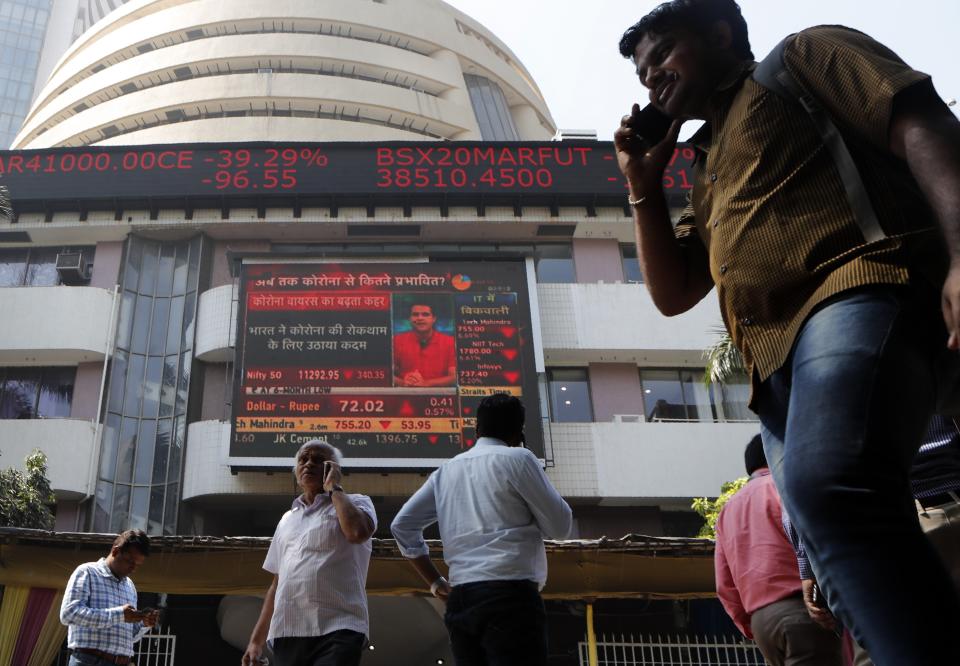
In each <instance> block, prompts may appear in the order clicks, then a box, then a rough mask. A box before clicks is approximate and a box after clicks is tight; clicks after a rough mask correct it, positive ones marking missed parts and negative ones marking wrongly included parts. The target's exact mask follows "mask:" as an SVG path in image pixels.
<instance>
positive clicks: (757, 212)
mask: <svg viewBox="0 0 960 666" xmlns="http://www.w3.org/2000/svg"><path fill="white" fill-rule="evenodd" d="M619 50H620V53H621V55H623V56H625V57H626V58H628V59H629V60H630V61H631V63H632V65H633V69H634V72H635V74H636V76H637V77H638V78H639V83H640V85H641V86H643V87H644V88H646V92H647V97H648V100H649V102H650V103H652V104H653V105H654V107H655V108H656V109H657V110H659V111H660V112H662V113H663V114H664V115H666V116H668V117H670V118H673V119H674V124H673V126H672V128H671V129H670V131H669V133H668V134H667V136H666V138H664V139H663V140H662V141H659V142H653V141H651V140H649V139H648V138H647V136H645V133H646V129H645V127H644V126H643V123H642V120H641V110H640V106H639V105H634V106H633V108H632V109H631V111H630V113H629V115H627V116H624V118H623V120H622V121H621V125H620V127H619V129H618V130H617V132H616V134H615V137H614V143H615V146H616V155H617V160H618V164H619V166H620V169H621V171H622V172H623V174H624V176H625V178H626V180H627V183H628V185H629V198H628V199H627V201H626V202H625V203H626V204H627V205H628V206H630V207H631V208H632V209H633V217H634V223H635V229H636V235H637V242H638V250H637V255H638V258H639V261H640V266H641V269H642V271H643V276H644V282H645V284H646V286H647V289H648V290H649V292H650V296H651V299H652V300H653V302H654V304H655V305H656V307H657V309H658V310H660V312H661V313H662V314H664V315H666V316H675V315H678V314H681V313H683V312H686V311H688V310H690V309H691V308H693V307H694V306H695V305H696V304H697V303H699V302H700V301H701V300H702V299H703V298H705V297H706V296H707V295H708V294H709V293H710V292H711V291H713V290H714V288H716V293H717V298H718V300H719V304H720V311H721V313H722V315H723V319H724V323H725V325H726V328H727V330H728V331H729V333H730V336H731V338H732V339H733V342H734V343H735V344H736V346H737V348H738V349H739V350H740V351H741V353H742V354H743V357H744V361H745V365H746V368H747V374H748V375H749V376H750V378H751V382H752V395H751V399H750V408H751V409H753V410H754V411H755V412H756V413H757V415H758V417H759V419H760V423H761V429H762V435H763V445H764V448H765V449H766V454H767V460H768V461H769V463H770V471H771V474H772V476H773V478H774V480H775V482H776V486H777V490H778V491H779V493H780V496H781V498H782V500H783V504H784V506H786V507H787V509H788V511H789V513H790V517H791V518H792V519H793V520H794V522H795V523H796V525H797V529H798V530H799V532H800V534H801V535H802V536H803V538H804V540H805V542H806V545H807V550H808V552H809V554H810V558H811V561H812V563H813V565H814V569H815V570H816V573H817V577H818V580H819V582H820V585H821V586H822V587H823V591H824V592H825V593H826V596H827V599H829V600H830V604H831V608H832V609H833V610H834V611H835V612H836V614H837V616H838V617H839V618H840V619H841V620H842V621H843V623H844V625H846V626H849V627H850V628H851V631H852V633H853V635H854V636H855V637H856V638H857V640H858V641H861V642H862V643H863V644H864V646H865V647H866V648H867V649H868V650H869V651H870V653H871V655H872V656H873V657H874V659H875V661H876V662H877V664H879V666H901V665H902V664H910V665H911V666H940V665H941V664H960V643H958V641H956V640H955V638H954V637H955V633H956V628H957V627H958V626H960V601H958V599H957V597H956V595H955V594H954V593H953V589H952V587H951V585H950V579H949V577H948V575H947V572H946V571H945V569H944V567H943V564H942V563H941V561H940V560H939V558H938V557H937V555H936V553H935V552H934V551H933V549H932V548H931V546H930V544H929V542H928V541H927V540H926V539H924V536H923V533H922V532H921V530H920V527H919V525H918V524H917V517H916V516H917V514H916V508H915V506H914V504H913V501H912V499H911V498H910V492H909V474H908V472H909V468H910V461H911V459H912V458H913V456H914V454H915V453H916V451H917V449H918V448H919V447H920V443H921V441H922V438H923V433H924V430H925V429H926V427H927V423H928V422H929V420H930V417H931V415H932V414H933V413H934V411H935V410H936V409H944V408H948V407H949V405H948V403H947V401H946V400H945V399H946V398H948V397H951V396H954V395H955V393H954V390H955V387H956V383H950V381H951V377H950V372H949V371H953V372H956V370H957V367H958V363H960V357H958V356H957V351H960V187H958V183H960V122H958V120H957V118H956V117H955V116H954V115H953V114H952V113H951V112H950V110H949V109H948V108H947V106H946V104H945V103H944V102H943V101H942V100H941V99H940V97H939V95H938V94H937V91H936V90H935V88H934V86H933V83H932V82H931V80H930V77H929V76H927V75H926V74H923V73H921V72H918V71H916V70H914V69H913V68H911V67H910V66H909V65H907V64H906V63H905V62H904V61H903V60H902V59H901V58H899V57H898V56H897V55H896V54H895V53H894V52H893V51H891V50H890V49H889V48H887V47H886V46H884V45H883V44H880V43H879V42H877V41H876V40H874V39H872V38H870V37H869V36H867V35H865V34H863V33H862V32H858V31H856V30H853V29H850V28H845V27H843V26H835V25H834V26H816V27H812V28H807V29H805V30H800V31H799V32H797V33H796V34H794V35H790V36H785V39H784V40H783V41H782V42H781V43H780V46H779V47H778V48H777V49H774V50H773V51H772V52H771V55H769V56H767V57H766V58H764V59H763V60H762V62H760V63H759V64H758V63H757V62H756V61H755V60H754V55H753V53H752V51H751V48H750V41H749V36H748V29H747V23H746V21H745V20H744V17H743V16H742V14H741V12H740V7H739V6H738V5H737V3H736V2H734V1H733V0H673V1H672V2H667V3H664V4H662V5H660V6H658V7H656V8H655V9H654V10H653V11H651V12H650V13H648V14H647V15H646V16H644V17H643V18H641V19H640V21H638V22H637V23H636V24H634V25H633V26H631V27H629V28H628V29H627V31H626V32H625V33H624V35H623V37H622V39H621V41H620V44H619ZM694 119H695V120H702V121H704V125H703V126H702V128H700V129H699V130H698V131H697V132H696V133H695V134H694V135H693V136H692V137H691V138H690V143H691V144H692V146H693V148H694V151H695V153H696V155H697V157H696V160H695V162H694V167H693V189H692V190H691V200H690V205H689V206H688V207H687V209H686V210H685V211H684V213H683V214H682V215H681V217H680V220H679V221H678V223H677V224H676V225H674V224H673V223H672V221H671V218H670V211H669V208H668V206H667V202H666V199H665V197H664V194H663V175H664V169H665V167H666V165H667V164H668V163H669V161H670V159H671V157H672V155H673V154H674V150H675V147H676V141H677V137H678V135H679V132H680V126H681V124H682V123H683V122H685V121H687V120H694ZM835 599H836V601H834V600H835Z"/></svg>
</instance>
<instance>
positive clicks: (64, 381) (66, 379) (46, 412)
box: [0, 368, 77, 419]
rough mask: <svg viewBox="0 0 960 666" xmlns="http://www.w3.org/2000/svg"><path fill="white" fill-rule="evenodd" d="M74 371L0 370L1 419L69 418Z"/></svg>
mask: <svg viewBox="0 0 960 666" xmlns="http://www.w3.org/2000/svg"><path fill="white" fill-rule="evenodd" d="M76 372H77V370H76V368H0V419H50V418H66V417H68V416H70V402H71V400H72V399H73V382H74V378H75V377H76Z"/></svg>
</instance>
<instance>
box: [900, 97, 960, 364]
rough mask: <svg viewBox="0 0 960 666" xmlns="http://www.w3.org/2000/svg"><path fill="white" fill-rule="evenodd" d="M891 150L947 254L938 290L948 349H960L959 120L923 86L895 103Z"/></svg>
mask: <svg viewBox="0 0 960 666" xmlns="http://www.w3.org/2000/svg"><path fill="white" fill-rule="evenodd" d="M890 150H891V151H892V152H893V153H894V154H895V155H897V156H898V157H901V158H903V159H904V160H906V162H907V165H908V166H909V167H910V172H911V173H912V174H913V177H914V178H915V179H916V180H917V183H918V184H919V185H920V189H921V190H922V191H923V194H924V195H925V196H926V198H927V201H928V202H929V203H930V207H931V208H932V209H933V211H934V213H935V214H936V216H937V221H938V222H939V223H940V228H941V229H942V230H943V235H944V237H945V238H946V241H947V249H948V251H949V252H950V271H949V273H948V274H947V279H946V282H944V285H943V292H942V307H943V319H944V321H945V322H946V325H947V332H948V334H949V337H948V340H947V346H949V347H950V348H951V349H960V121H958V120H957V118H956V116H954V115H953V114H952V113H951V112H950V110H949V109H948V108H947V106H946V105H945V104H944V103H943V101H942V100H941V99H940V98H939V97H938V96H937V93H936V90H934V88H933V85H932V84H931V83H930V82H929V81H926V82H924V83H920V84H917V85H915V86H913V87H912V88H909V89H907V90H905V91H903V92H902V93H900V94H899V95H897V97H896V99H895V100H894V105H893V116H892V118H891V120H890Z"/></svg>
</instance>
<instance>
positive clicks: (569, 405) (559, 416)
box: [547, 368, 593, 423]
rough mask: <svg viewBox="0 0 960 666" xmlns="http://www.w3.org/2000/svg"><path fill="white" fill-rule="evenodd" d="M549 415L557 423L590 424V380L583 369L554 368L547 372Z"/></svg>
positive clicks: (591, 419) (591, 418) (591, 409)
mask: <svg viewBox="0 0 960 666" xmlns="http://www.w3.org/2000/svg"><path fill="white" fill-rule="evenodd" d="M547 377H548V381H549V390H550V414H551V416H552V420H553V421H556V422H557V423H590V422H591V421H593V407H592V405H591V404H590V380H589V378H588V376H587V371H586V370H585V369H584V368H556V369H553V370H548V371H547Z"/></svg>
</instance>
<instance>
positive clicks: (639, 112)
mask: <svg viewBox="0 0 960 666" xmlns="http://www.w3.org/2000/svg"><path fill="white" fill-rule="evenodd" d="M682 125H683V121H680V120H671V119H670V118H668V117H667V116H665V115H663V114H662V113H661V112H660V111H659V110H658V109H657V108H656V107H654V106H653V105H647V106H646V107H644V108H643V109H641V108H640V105H639V104H634V105H633V108H632V109H631V111H630V115H627V116H624V117H623V118H622V119H621V120H620V127H619V128H617V131H616V132H615V133H614V135H613V143H614V147H615V148H616V151H617V165H618V166H619V167H620V171H622V172H623V175H624V176H625V177H626V178H627V183H628V184H629V185H630V197H631V198H632V199H639V198H640V197H645V196H649V195H650V194H652V193H653V192H654V191H657V192H659V191H661V189H662V187H663V185H662V183H663V172H664V170H665V169H666V167H667V163H668V162H669V161H670V158H671V157H672V156H673V150H674V148H676V145H677V137H678V136H679V135H680V127H681V126H682Z"/></svg>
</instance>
